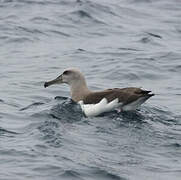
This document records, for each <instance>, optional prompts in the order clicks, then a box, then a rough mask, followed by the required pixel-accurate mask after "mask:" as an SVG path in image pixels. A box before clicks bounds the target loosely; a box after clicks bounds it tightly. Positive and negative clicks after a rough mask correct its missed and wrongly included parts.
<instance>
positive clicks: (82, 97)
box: [44, 68, 154, 116]
mask: <svg viewBox="0 0 181 180" xmlns="http://www.w3.org/2000/svg"><path fill="white" fill-rule="evenodd" d="M62 83H65V84H68V85H69V86H70V94H71V99H72V100H73V101H75V102H77V103H79V104H80V106H81V108H82V111H83V112H84V114H85V115H86V116H97V115H99V114H101V113H104V112H108V111H112V110H114V109H117V110H118V111H119V112H120V111H132V110H136V109H137V108H138V107H140V105H141V104H143V103H144V102H145V101H146V100H147V99H149V98H150V97H152V96H154V94H152V93H151V91H147V90H143V89H141V88H137V87H126V88H113V89H106V90H103V91H91V90H89V88H88V87H87V83H86V80H85V77H84V75H83V74H82V73H81V72H80V71H79V70H78V69H74V68H73V69H67V70H65V71H64V72H63V73H62V74H61V75H60V76H58V77H57V78H56V79H54V80H51V81H47V82H45V84H44V87H45V88H46V87H48V86H50V85H53V84H62Z"/></svg>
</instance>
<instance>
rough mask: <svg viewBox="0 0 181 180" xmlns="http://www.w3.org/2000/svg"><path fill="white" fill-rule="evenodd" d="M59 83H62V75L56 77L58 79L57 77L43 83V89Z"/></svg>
mask: <svg viewBox="0 0 181 180" xmlns="http://www.w3.org/2000/svg"><path fill="white" fill-rule="evenodd" d="M61 83H63V80H62V75H60V76H58V77H57V78H56V79H54V80H51V81H47V82H45V84H44V87H45V88H46V87H48V86H51V85H53V84H61Z"/></svg>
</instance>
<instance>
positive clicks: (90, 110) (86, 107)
mask: <svg viewBox="0 0 181 180" xmlns="http://www.w3.org/2000/svg"><path fill="white" fill-rule="evenodd" d="M78 103H79V104H80V106H81V108H82V111H83V112H84V113H85V115H86V116H88V117H90V116H97V115H100V114H101V113H104V112H109V111H112V110H114V109H115V108H118V107H120V106H121V104H122V103H119V102H118V98H116V99H114V100H113V101H111V102H109V103H108V101H107V99H106V98H103V99H102V100H101V101H100V102H99V103H97V104H84V103H83V101H79V102H78Z"/></svg>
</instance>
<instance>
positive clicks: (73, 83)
mask: <svg viewBox="0 0 181 180" xmlns="http://www.w3.org/2000/svg"><path fill="white" fill-rule="evenodd" d="M62 83H65V84H68V85H69V86H70V90H71V98H72V99H73V100H74V101H78V100H81V99H82V98H83V96H84V95H86V94H87V93H89V90H88V88H87V84H86V80H85V78H84V76H83V74H82V73H81V72H80V71H79V70H78V69H75V68H73V69H67V70H65V71H64V72H63V73H62V74H61V75H59V76H58V77H57V78H55V79H53V80H51V81H47V82H45V84H44V87H45V88H46V87H48V86H51V85H53V84H62Z"/></svg>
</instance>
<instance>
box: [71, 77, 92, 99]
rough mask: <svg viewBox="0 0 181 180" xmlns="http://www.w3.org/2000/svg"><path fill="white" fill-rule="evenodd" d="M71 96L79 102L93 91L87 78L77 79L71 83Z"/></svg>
mask: <svg viewBox="0 0 181 180" xmlns="http://www.w3.org/2000/svg"><path fill="white" fill-rule="evenodd" d="M70 90H71V98H72V100H74V101H75V102H79V101H81V100H83V99H84V97H85V96H87V95H88V94H89V93H90V92H91V91H90V90H89V89H88V87H87V84H86V82H85V80H81V81H76V82H73V83H72V84H70Z"/></svg>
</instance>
